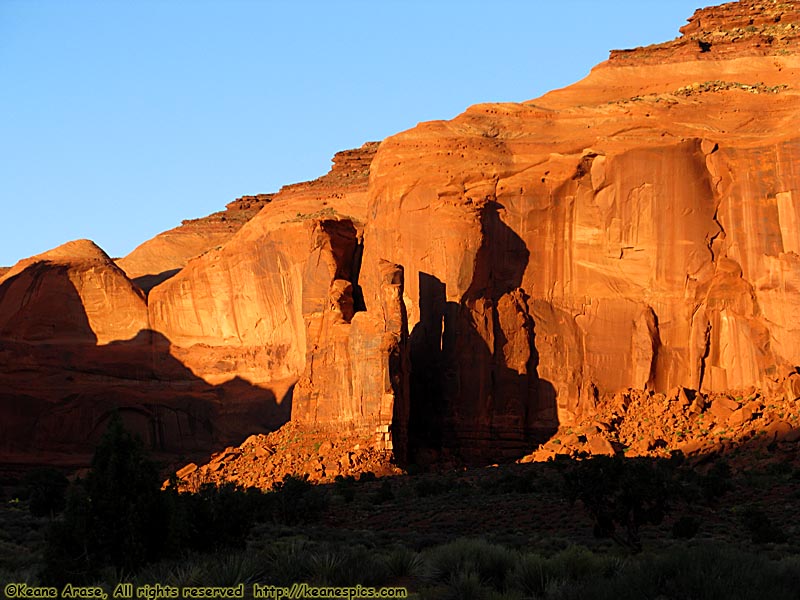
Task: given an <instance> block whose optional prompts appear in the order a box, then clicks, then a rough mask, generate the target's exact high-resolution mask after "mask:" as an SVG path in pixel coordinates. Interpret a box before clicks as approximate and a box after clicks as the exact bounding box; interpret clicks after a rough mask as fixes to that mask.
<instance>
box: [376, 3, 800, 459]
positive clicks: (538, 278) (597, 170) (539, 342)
mask: <svg viewBox="0 0 800 600" xmlns="http://www.w3.org/2000/svg"><path fill="white" fill-rule="evenodd" d="M765 7H768V9H767V8H765ZM798 8H800V5H798V4H796V3H795V4H791V5H789V4H780V5H778V4H774V5H773V4H770V3H755V2H741V3H733V4H729V5H724V6H722V7H718V8H715V9H709V10H705V11H698V13H696V14H695V16H694V17H693V19H692V21H691V22H690V25H689V26H687V27H686V28H685V29H684V37H683V38H682V39H681V40H680V41H678V42H673V43H669V44H665V45H663V46H658V47H652V48H645V49H640V50H636V51H632V52H626V53H615V54H614V55H613V56H612V59H611V60H610V61H608V62H607V63H604V64H602V65H600V66H598V67H597V68H595V70H594V71H593V72H592V73H591V74H590V75H589V76H588V77H587V78H586V79H585V80H584V81H581V82H579V83H577V84H575V85H574V86H571V87H569V88H565V89H564V90H559V91H556V92H552V93H551V94H548V95H546V96H544V97H543V98H540V99H538V100H535V101H531V102H527V103H523V104H487V105H479V106H474V107H472V108H470V109H469V110H467V112H466V113H464V114H462V115H461V116H459V117H457V118H456V119H454V120H452V121H449V122H432V123H424V124H421V125H420V126H418V127H416V128H415V129H413V130H410V131H407V132H404V133H401V134H398V135H396V136H394V137H391V138H388V139H387V140H385V141H384V142H383V144H382V145H381V148H380V150H379V152H378V154H377V156H376V158H375V161H374V163H373V167H372V176H371V182H370V215H371V219H370V221H369V222H368V224H367V227H366V231H365V236H364V239H365V252H364V276H363V277H362V280H363V285H364V289H365V298H366V303H367V306H368V307H369V306H370V303H371V301H373V300H372V299H373V298H374V297H375V295H376V294H375V286H374V285H372V284H371V282H372V281H374V280H375V278H374V276H372V275H371V274H370V271H369V268H370V265H373V264H375V262H376V259H377V258H378V257H382V258H386V259H388V260H391V261H393V262H396V263H398V264H402V265H403V266H404V268H405V275H406V288H405V294H406V295H405V302H406V307H407V312H408V320H409V328H410V330H411V341H410V346H411V369H412V370H411V399H410V421H409V427H410V433H411V435H412V438H416V440H415V441H414V442H413V443H415V444H428V445H432V446H439V445H441V444H443V445H444V446H446V447H450V448H457V449H459V450H460V451H461V453H462V454H463V453H464V451H465V450H467V449H468V451H474V450H476V449H477V450H479V451H480V452H481V453H483V454H484V455H485V454H487V453H488V454H489V455H491V456H497V455H498V453H499V452H500V451H501V450H502V449H503V446H504V444H503V442H507V444H508V449H509V450H510V451H511V452H514V451H518V450H519V448H520V447H522V446H523V445H524V443H526V441H525V440H526V439H528V438H530V437H531V436H532V435H534V434H535V433H536V432H537V431H542V430H546V428H547V427H554V426H557V425H558V424H563V423H570V422H572V421H573V420H575V419H576V417H577V416H578V415H579V414H580V413H581V412H582V411H586V410H591V409H592V408H593V405H594V403H595V399H596V398H597V396H598V395H599V396H603V395H606V394H614V393H616V392H619V391H622V390H625V389H627V388H637V389H644V388H652V389H655V390H662V391H666V390H669V389H671V388H673V387H675V386H677V385H681V386H686V387H689V388H693V389H700V390H707V391H709V392H720V391H724V390H728V389H735V388H742V387H746V386H749V385H755V386H761V387H769V386H770V385H772V384H773V382H774V381H775V380H777V379H778V378H779V377H780V376H782V375H785V374H786V373H787V372H788V371H789V370H790V369H791V367H793V366H794V365H796V364H798V358H800V357H799V356H798V351H800V346H798V344H797V342H796V340H797V339H798V338H797V335H796V328H797V319H796V315H797V308H798V300H799V299H800V298H798V295H797V285H796V284H797V277H798V274H800V271H798V266H800V265H799V263H798V254H797V252H798V250H797V248H795V238H796V236H797V229H796V223H797V218H798V213H797V211H798V204H797V202H796V199H797V198H796V197H797V194H798V191H797V190H798V188H800V179H799V178H798V172H797V169H796V165H797V164H798V161H799V160H800V154H798V151H800V139H799V138H798V135H797V130H796V128H794V127H792V126H791V125H789V124H790V123H792V122H794V121H795V119H797V117H798V109H800V104H798V95H797V91H796V89H795V86H796V85H797V83H798V82H799V81H800V79H799V78H798V68H799V67H800V57H798V55H797V54H796V51H797V48H798V47H797V45H796V44H795V43H794V41H793V40H794V38H793V37H792V36H793V35H794V33H793V32H794V27H795V25H793V24H792V23H793V21H795V20H796V17H797V15H798ZM743 14H748V15H751V16H752V17H753V21H752V23H753V24H752V27H754V28H755V29H756V32H755V33H752V34H751V33H750V32H749V30H748V32H747V34H746V35H742V36H739V37H737V36H736V35H728V34H727V33H725V32H727V31H728V30H729V28H730V27H738V26H739V25H738V24H739V23H740V21H741V16H742V15H743ZM779 16H780V19H779V18H778V17H779ZM729 19H730V20H729ZM778 22H782V23H784V24H785V25H789V27H786V28H785V30H786V31H787V32H789V33H787V35H786V37H785V38H784V37H781V38H780V40H776V43H775V44H773V46H771V47H765V46H764V45H763V44H762V45H756V43H755V42H754V41H753V40H755V39H761V38H760V37H758V36H759V35H761V34H760V33H758V32H771V31H772V29H773V24H775V23H778ZM750 26H751V25H748V27H750ZM697 32H710V33H708V35H710V36H713V37H714V39H719V40H724V41H725V43H724V44H723V43H719V44H717V43H715V44H714V45H713V47H712V48H711V49H710V50H709V49H708V48H706V47H705V46H701V45H699V44H696V43H695V44H692V43H691V39H690V38H691V36H693V35H700V34H699V33H697ZM756 33H758V35H756ZM703 35H706V34H705V33H703ZM764 35H766V33H764ZM784 42H785V43H784ZM734 46H735V47H736V48H737V50H736V51H734V50H733V49H732V48H734ZM639 56H642V57H646V59H643V60H641V61H638V60H637V57H639ZM623 57H624V60H623Z"/></svg>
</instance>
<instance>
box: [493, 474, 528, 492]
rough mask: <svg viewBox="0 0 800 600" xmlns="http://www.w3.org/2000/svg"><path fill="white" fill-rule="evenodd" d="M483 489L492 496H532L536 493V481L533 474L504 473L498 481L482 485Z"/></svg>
mask: <svg viewBox="0 0 800 600" xmlns="http://www.w3.org/2000/svg"><path fill="white" fill-rule="evenodd" d="M481 487H482V488H483V489H484V490H485V491H487V492H488V493H490V494H530V493H532V492H535V491H536V480H535V479H534V478H533V476H532V474H531V473H527V474H517V473H503V474H502V475H500V476H499V477H498V478H497V479H494V480H487V481H486V482H484V483H482V484H481Z"/></svg>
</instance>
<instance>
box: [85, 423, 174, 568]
mask: <svg viewBox="0 0 800 600" xmlns="http://www.w3.org/2000/svg"><path fill="white" fill-rule="evenodd" d="M86 490H87V492H88V494H89V501H90V503H91V517H92V518H91V527H90V542H91V545H92V546H93V549H94V552H95V553H96V555H97V560H98V561H100V562H103V563H105V564H108V565H112V566H114V567H117V568H120V569H124V570H130V571H134V570H136V569H138V568H139V567H141V566H142V565H144V564H145V563H147V562H149V561H151V560H157V559H158V558H159V557H160V556H161V553H162V549H163V547H164V545H165V544H164V542H165V539H166V535H165V534H166V532H167V530H168V525H169V516H168V514H167V511H166V507H165V504H164V502H163V498H162V494H161V480H160V477H159V474H158V469H157V468H156V466H155V464H153V462H151V461H150V459H149V458H148V456H147V453H146V451H145V448H144V444H143V442H142V440H141V439H140V438H139V437H138V436H134V435H132V434H131V433H130V432H128V431H126V430H125V428H124V427H123V425H122V421H121V420H120V418H119V417H118V416H117V415H114V416H113V417H112V418H111V421H110V422H109V426H108V430H107V431H106V433H105V435H104V436H103V438H102V440H101V441H100V444H99V445H98V446H97V450H96V451H95V454H94V458H93V459H92V469H91V471H90V472H89V476H88V477H87V479H86Z"/></svg>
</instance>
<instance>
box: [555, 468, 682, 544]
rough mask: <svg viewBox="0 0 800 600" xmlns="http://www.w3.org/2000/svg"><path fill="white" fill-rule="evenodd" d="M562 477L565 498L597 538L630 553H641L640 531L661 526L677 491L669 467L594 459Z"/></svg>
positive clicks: (673, 472)
mask: <svg viewBox="0 0 800 600" xmlns="http://www.w3.org/2000/svg"><path fill="white" fill-rule="evenodd" d="M563 476H564V486H565V488H564V491H565V495H566V497H567V498H568V499H570V500H571V501H572V502H575V501H577V500H580V501H581V503H582V504H583V506H584V509H585V510H586V512H587V513H588V514H589V516H590V517H591V518H592V520H593V521H594V534H595V536H597V537H608V538H611V539H613V540H614V541H615V542H617V543H618V544H620V545H621V546H624V547H625V548H627V549H628V550H630V551H631V552H633V553H638V552H641V550H642V542H641V539H640V536H639V529H640V528H641V526H643V525H646V524H652V525H658V524H660V523H661V521H662V520H663V518H664V516H665V514H666V513H667V511H668V510H669V502H670V499H671V498H672V496H673V494H674V489H675V468H674V464H673V463H672V462H671V461H653V460H650V459H638V458H636V459H625V458H621V457H618V456H615V457H596V458H593V459H590V460H585V461H581V462H579V463H577V464H575V465H574V466H573V467H572V468H571V469H565V470H564V473H563Z"/></svg>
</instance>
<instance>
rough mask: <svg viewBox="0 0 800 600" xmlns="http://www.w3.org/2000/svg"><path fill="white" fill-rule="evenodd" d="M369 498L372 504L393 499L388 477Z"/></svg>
mask: <svg viewBox="0 0 800 600" xmlns="http://www.w3.org/2000/svg"><path fill="white" fill-rule="evenodd" d="M370 500H371V501H372V503H373V504H383V503H384V502H390V501H392V500H394V492H393V491H392V484H391V482H389V480H388V479H385V480H383V482H381V485H380V487H379V488H378V490H377V491H376V492H375V493H373V494H372V496H371V497H370Z"/></svg>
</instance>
